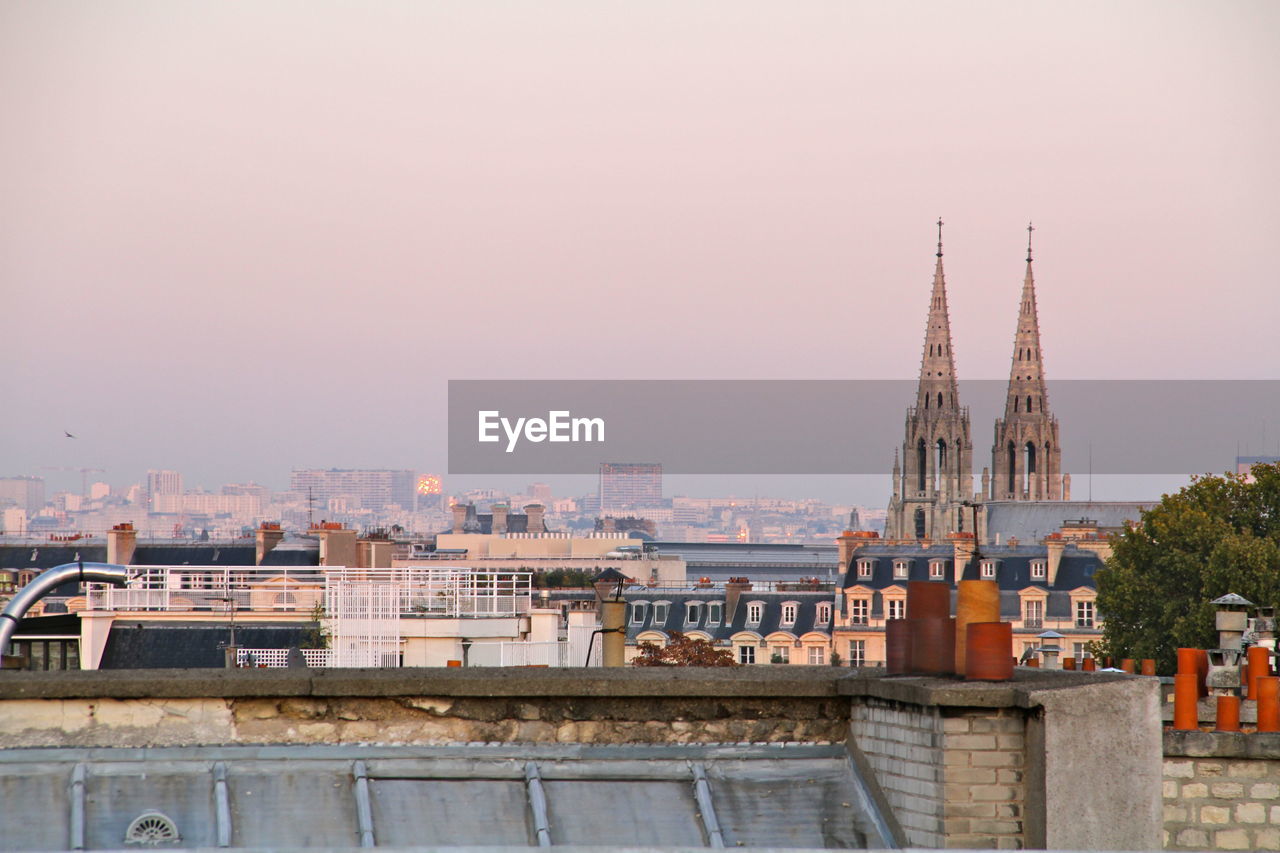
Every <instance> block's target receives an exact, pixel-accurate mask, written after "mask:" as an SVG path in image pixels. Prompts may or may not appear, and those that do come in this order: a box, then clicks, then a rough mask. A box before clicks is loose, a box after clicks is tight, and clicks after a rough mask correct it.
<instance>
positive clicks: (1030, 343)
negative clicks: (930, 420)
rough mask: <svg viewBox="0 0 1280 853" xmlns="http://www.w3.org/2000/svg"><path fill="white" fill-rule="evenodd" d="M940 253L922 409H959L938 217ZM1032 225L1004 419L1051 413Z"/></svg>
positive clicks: (926, 348) (920, 393) (922, 368)
mask: <svg viewBox="0 0 1280 853" xmlns="http://www.w3.org/2000/svg"><path fill="white" fill-rule="evenodd" d="M937 224H938V253H937V259H938V260H937V263H936V264H935V267H934V273H933V292H932V293H931V295H930V297H929V320H928V323H927V324H926V326H925V335H924V352H923V354H922V356H921V360H920V383H919V387H918V389H917V392H916V407H917V410H919V411H935V410H943V411H954V410H955V409H957V408H959V394H958V393H957V389H956V370H955V357H954V355H953V354H952V351H951V319H950V312H949V310H948V308H947V283H946V276H945V275H944V273H943V269H942V225H943V222H942V218H941V217H939V218H938V223H937ZM1034 231H1035V226H1034V225H1031V224H1028V225H1027V271H1026V275H1025V277H1024V278H1023V282H1022V299H1021V302H1020V303H1019V307H1018V325H1017V329H1016V331H1015V332H1014V339H1013V360H1012V366H1011V368H1010V371H1009V393H1008V398H1007V400H1006V403H1005V419H1006V420H1008V419H1011V418H1013V417H1014V416H1015V415H1022V414H1038V413H1040V412H1041V411H1047V410H1048V405H1049V397H1048V394H1047V393H1046V391H1045V384H1044V362H1043V361H1042V356H1041V352H1040V320H1039V317H1038V315H1037V313H1036V285H1035V278H1034V276H1033V275H1032V271H1031V257H1032V255H1031V235H1032V232H1034Z"/></svg>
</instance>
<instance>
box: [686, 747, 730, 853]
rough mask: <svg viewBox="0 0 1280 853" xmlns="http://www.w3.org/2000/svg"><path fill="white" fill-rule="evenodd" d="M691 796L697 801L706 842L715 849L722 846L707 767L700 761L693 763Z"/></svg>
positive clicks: (721, 836)
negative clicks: (705, 832) (705, 833)
mask: <svg viewBox="0 0 1280 853" xmlns="http://www.w3.org/2000/svg"><path fill="white" fill-rule="evenodd" d="M693 797H694V799H695V800H697V801H698V813H699V814H700V815H701V816H702V826H703V828H704V829H705V830H706V831H707V843H708V844H709V845H710V846H712V847H715V848H717V849H719V848H723V847H724V834H723V833H722V832H721V831H720V821H719V820H718V819H717V818H716V806H715V803H714V802H712V800H711V783H709V782H708V781H707V769H706V768H705V767H704V766H703V765H702V763H701V762H699V763H697V764H694V765H693Z"/></svg>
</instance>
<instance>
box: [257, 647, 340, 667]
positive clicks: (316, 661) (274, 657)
mask: <svg viewBox="0 0 1280 853" xmlns="http://www.w3.org/2000/svg"><path fill="white" fill-rule="evenodd" d="M302 657H303V658H304V659H305V660H306V662H307V666H333V649H303V650H302ZM236 665H237V666H244V667H252V666H263V667H267V668H270V669H283V668H284V667H287V666H288V665H289V650H288V649H238V650H237V651H236Z"/></svg>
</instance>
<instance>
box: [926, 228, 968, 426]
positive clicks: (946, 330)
mask: <svg viewBox="0 0 1280 853" xmlns="http://www.w3.org/2000/svg"><path fill="white" fill-rule="evenodd" d="M937 258H938V260H937V264H936V265H935V267H934V272H933V293H932V294H931V295H930V297H929V320H928V323H927V324H926V326H925V332H924V352H923V354H922V355H921V359H920V384H919V387H918V389H917V391H916V410H917V412H918V413H920V414H926V413H929V412H933V411H938V410H943V411H955V410H956V409H957V408H959V395H958V394H957V392H956V364H955V357H954V356H953V355H952V353H951V318H950V315H949V313H948V310H947V281H946V277H945V276H944V275H943V272H942V219H941V217H939V219H938V254H937Z"/></svg>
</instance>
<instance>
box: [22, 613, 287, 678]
mask: <svg viewBox="0 0 1280 853" xmlns="http://www.w3.org/2000/svg"><path fill="white" fill-rule="evenodd" d="M24 621H25V620H24ZM228 627H229V625H228V623H216V622H146V621H138V620H135V619H117V620H115V621H114V622H113V623H112V625H111V633H110V634H109V635H108V637H107V647H106V650H105V651H104V652H103V655H102V664H101V668H102V669H166V668H201V667H204V668H208V667H213V668H218V669H220V668H222V667H223V666H224V665H225V660H226V658H225V655H224V653H223V650H222V648H221V645H223V644H225V643H226V642H227V639H228V637H229V633H230V632H229V630H228ZM309 627H310V626H308V625H306V624H304V623H299V622H289V623H277V624H270V623H268V624H263V623H261V622H259V623H254V624H252V625H241V624H237V625H236V644H237V645H239V646H241V647H242V648H250V649H287V648H291V647H293V646H297V645H299V644H300V643H302V642H303V639H304V636H305V634H306V632H307V630H308V628H309ZM77 630H78V629H77Z"/></svg>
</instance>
